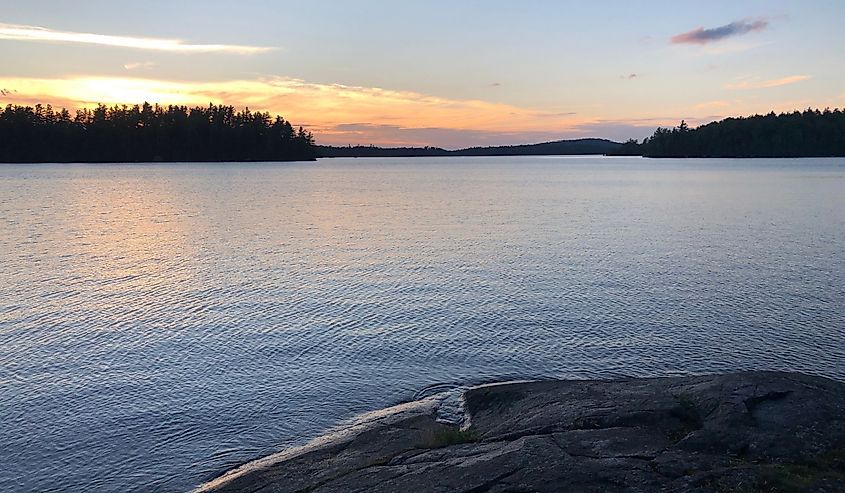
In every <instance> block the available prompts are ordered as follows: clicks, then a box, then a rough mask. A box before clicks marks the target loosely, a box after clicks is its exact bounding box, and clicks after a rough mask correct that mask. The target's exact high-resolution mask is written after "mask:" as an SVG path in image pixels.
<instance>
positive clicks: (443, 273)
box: [0, 157, 845, 492]
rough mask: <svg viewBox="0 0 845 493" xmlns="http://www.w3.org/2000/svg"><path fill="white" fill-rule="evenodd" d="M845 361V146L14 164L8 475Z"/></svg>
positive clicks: (1, 307)
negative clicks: (658, 382)
mask: <svg viewBox="0 0 845 493" xmlns="http://www.w3.org/2000/svg"><path fill="white" fill-rule="evenodd" d="M740 369H778V370H794V371H802V372H807V373H814V374H819V375H825V376H828V377H833V378H836V379H840V380H843V379H845V159H828V160H824V159H818V160H816V159H806V160H803V159H802V160H644V159H639V158H599V157H544V158H541V157H528V158H523V157H513V158H511V157H508V158H439V159H435V158H431V159H429V158H417V159H357V160H356V159H349V160H345V159H336V160H321V161H318V162H317V163H293V164H279V163H261V164H177V165H167V164H162V165H159V164H156V165H22V166H17V165H3V166H0V464H2V467H0V489H4V490H7V489H11V491H36V490H37V491H53V490H75V491H82V490H85V491H109V492H112V491H115V492H117V491H119V492H126V491H186V490H189V489H191V488H192V487H193V486H195V485H197V484H198V483H200V482H202V481H204V480H207V479H210V478H212V477H214V476H216V475H217V474H219V473H222V472H223V471H225V470H227V469H229V468H230V467H232V466H234V465H237V464H240V463H242V462H244V461H247V460H249V459H253V458H256V457H259V456H262V455H265V454H268V453H271V452H274V451H277V450H280V449H282V448H284V447H286V446H290V445H295V444H300V443H303V442H304V441H305V440H307V439H308V438H311V437H314V436H316V435H318V434H320V433H321V432H322V431H324V430H326V429H328V428H330V427H331V426H333V425H335V424H337V423H338V422H340V421H342V420H344V419H348V418H350V417H352V416H354V415H356V414H358V413H362V412H365V411H369V410H374V409H378V408H382V407H386V406H389V405H392V404H396V403H398V402H401V401H405V400H409V399H412V398H414V397H419V396H422V395H427V394H430V393H433V392H436V391H438V390H442V389H448V388H452V387H455V386H457V385H467V384H473V383H480V382H487V381H493V380H506V379H524V378H551V377H559V378H593V377H612V376H619V375H634V376H654V375H677V374H695V373H706V372H721V371H727V370H740Z"/></svg>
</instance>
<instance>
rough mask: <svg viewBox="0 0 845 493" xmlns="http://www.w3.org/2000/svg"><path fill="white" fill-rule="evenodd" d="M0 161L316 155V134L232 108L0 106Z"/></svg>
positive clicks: (188, 159) (290, 158)
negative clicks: (3, 107)
mask: <svg viewBox="0 0 845 493" xmlns="http://www.w3.org/2000/svg"><path fill="white" fill-rule="evenodd" d="M0 142H2V145H0V162H5V163H45V162H48V163H71V162H89V163H92V162H93V163H108V162H155V161H161V162H216V161H307V160H314V159H315V157H316V156H315V153H314V139H313V137H312V136H311V133H310V132H307V131H306V130H305V129H303V128H302V127H299V129H294V128H293V126H292V125H291V124H290V122H288V121H286V120H285V119H284V118H282V117H281V116H275V117H272V116H271V115H270V114H269V113H261V112H252V111H250V110H249V109H248V108H247V109H244V110H242V111H236V110H235V108H234V107H233V106H219V105H214V104H210V105H208V106H207V107H199V106H197V107H193V108H188V107H186V106H173V105H170V106H159V105H150V104H148V103H144V104H142V105H134V106H125V105H124V106H113V107H107V106H105V105H102V104H101V105H99V106H97V108H95V109H93V110H90V109H81V110H78V111H76V113H75V114H71V113H70V112H69V111H68V110H66V109H62V110H60V111H54V110H53V108H52V107H51V106H50V105H46V106H44V105H40V104H39V105H36V106H35V107H31V106H12V105H8V106H6V108H5V109H0Z"/></svg>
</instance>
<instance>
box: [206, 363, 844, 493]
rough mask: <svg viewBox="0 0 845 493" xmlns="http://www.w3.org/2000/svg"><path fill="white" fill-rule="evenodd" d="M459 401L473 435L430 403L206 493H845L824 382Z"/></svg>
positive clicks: (840, 395) (829, 390)
mask: <svg viewBox="0 0 845 493" xmlns="http://www.w3.org/2000/svg"><path fill="white" fill-rule="evenodd" d="M460 399H461V402H462V403H463V406H464V407H463V409H462V410H463V413H464V418H463V419H462V420H461V422H460V423H455V422H453V423H446V422H443V421H442V420H440V419H438V418H439V417H438V412H439V409H440V408H441V406H442V402H443V400H444V398H443V396H442V395H440V394H438V395H434V396H430V397H426V398H424V399H422V400H418V401H411V402H408V403H404V404H399V405H397V406H392V407H389V408H386V409H382V410H379V411H374V412H371V413H367V414H364V415H362V416H359V417H358V418H355V419H354V420H353V421H351V422H349V423H347V424H345V425H341V426H339V427H338V428H337V429H335V430H333V431H331V432H330V433H328V434H325V435H323V436H320V437H318V438H316V439H314V440H312V441H310V442H308V443H307V444H305V445H303V446H300V447H295V448H292V449H287V450H284V451H282V452H279V453H276V454H273V455H270V456H267V457H264V458H260V459H257V460H254V461H251V462H248V463H246V464H244V465H242V466H240V467H238V468H235V469H233V470H231V471H229V472H226V473H224V474H223V475H221V476H219V477H217V478H215V479H213V480H211V481H209V482H206V483H204V484H202V485H200V486H199V487H197V488H196V489H195V490H194V491H195V492H197V493H200V492H246V491H267V492H288V491H291V492H293V491H309V492H311V491H314V492H316V491H320V492H333V491H337V492H340V491H368V490H373V489H377V490H379V491H396V492H401V493H408V492H412V491H444V492H445V491H474V492H483V491H490V492H493V491H561V490H563V491H567V490H569V489H571V490H573V491H655V490H660V489H666V490H669V491H702V492H704V491H714V492H716V491H738V492H739V491H755V489H760V488H770V489H771V488H775V489H774V490H775V491H791V490H793V489H794V490H795V491H836V490H838V489H840V488H843V489H845V448H843V447H845V445H844V444H845V383H842V382H837V381H834V380H830V379H827V378H824V377H816V376H809V375H803V374H797V373H784V372H765V371H758V372H741V373H730V374H722V375H705V376H693V377H657V378H643V379H640V378H627V379H619V380H552V381H529V382H524V381H523V382H503V383H492V384H485V385H480V386H476V387H470V388H468V389H467V390H465V391H463V392H462V395H461V396H460ZM796 437H798V438H796ZM749 487H750V488H751V489H747V488H749ZM742 488H746V489H742ZM796 488H797V489H796Z"/></svg>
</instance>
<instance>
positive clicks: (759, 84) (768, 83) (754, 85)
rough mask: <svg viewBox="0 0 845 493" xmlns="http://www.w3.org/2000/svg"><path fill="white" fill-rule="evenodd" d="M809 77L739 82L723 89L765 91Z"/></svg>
mask: <svg viewBox="0 0 845 493" xmlns="http://www.w3.org/2000/svg"><path fill="white" fill-rule="evenodd" d="M810 78H811V77H810V76H809V75H791V76H789V77H782V78H780V79H770V80H760V81H749V80H741V81H739V82H734V83H728V84H725V89H766V88H769V87H779V86H786V85H789V84H795V83H796V82H801V81H804V80H807V79H810Z"/></svg>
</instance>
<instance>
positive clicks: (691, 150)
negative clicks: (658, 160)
mask: <svg viewBox="0 0 845 493" xmlns="http://www.w3.org/2000/svg"><path fill="white" fill-rule="evenodd" d="M613 153H616V154H640V155H642V156H645V157H680V158H684V157H716V158H718V157H743V158H745V157H842V156H845V111H843V110H840V109H838V108H837V109H834V110H830V109H825V110H824V111H820V110H814V109H807V110H805V111H803V112H801V111H794V112H792V113H781V114H779V115H776V114H775V113H774V112H772V113H769V114H767V115H754V116H750V117H746V118H727V119H724V120H721V121H718V122H713V123H708V124H706V125H701V126H700V127H697V128H689V126H688V125H687V124H686V122H684V121H681V124H680V125H679V126H677V127H675V128H672V129H668V128H658V129H657V130H656V131H655V132H654V135H652V136H651V137H649V138H647V139H645V140H644V141H643V143H642V144H637V143H636V142H635V141H629V142H626V143H625V144H623V145H622V146H621V147H620V148H619V149H617V150H615V151H614V152H613Z"/></svg>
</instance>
